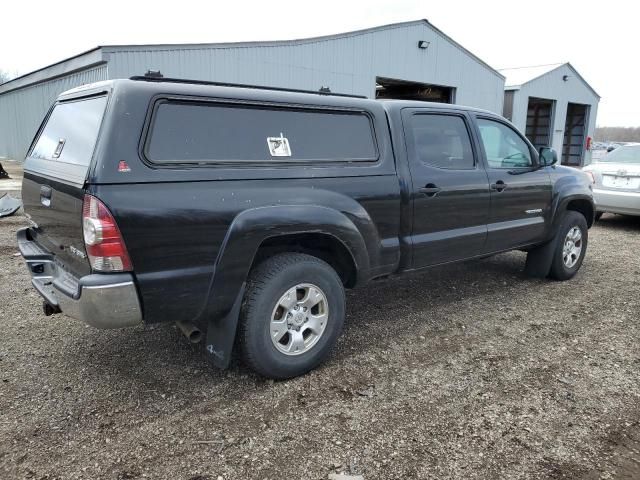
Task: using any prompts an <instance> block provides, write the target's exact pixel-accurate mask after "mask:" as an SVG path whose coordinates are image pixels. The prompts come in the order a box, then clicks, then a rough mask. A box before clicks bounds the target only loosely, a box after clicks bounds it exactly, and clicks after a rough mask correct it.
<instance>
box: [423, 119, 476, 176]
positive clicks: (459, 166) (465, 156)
mask: <svg viewBox="0 0 640 480" xmlns="http://www.w3.org/2000/svg"><path fill="white" fill-rule="evenodd" d="M411 130H412V133H413V141H414V146H415V151H416V157H417V159H418V160H419V161H420V162H422V163H424V164H426V165H429V166H431V167H436V168H442V169H445V170H471V169H473V168H475V162H474V158H473V150H472V149H471V140H470V139H469V132H468V131H467V127H466V125H465V122H464V120H463V119H462V117H459V116H456V115H435V114H417V115H414V116H413V118H412V120H411Z"/></svg>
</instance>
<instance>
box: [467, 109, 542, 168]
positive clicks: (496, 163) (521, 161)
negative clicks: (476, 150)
mask: <svg viewBox="0 0 640 480" xmlns="http://www.w3.org/2000/svg"><path fill="white" fill-rule="evenodd" d="M478 128H479V129H480V137H481V138H482V144H483V145H484V151H485V153H486V155H487V162H488V163H489V167H490V168H526V167H531V166H533V160H532V158H531V151H530V150H529V146H528V145H527V144H526V142H525V141H524V140H522V138H521V137H520V136H519V135H518V134H517V133H516V132H515V131H514V130H513V129H511V128H509V127H507V126H506V125H504V124H503V123H500V122H495V121H493V120H487V119H486V118H479V119H478Z"/></svg>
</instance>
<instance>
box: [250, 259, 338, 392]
mask: <svg viewBox="0 0 640 480" xmlns="http://www.w3.org/2000/svg"><path fill="white" fill-rule="evenodd" d="M301 284H313V285H315V286H317V287H318V288H320V289H321V291H322V292H323V293H324V295H325V298H326V304H328V312H327V315H328V316H327V320H326V326H325V327H324V331H323V332H322V333H321V334H320V335H319V338H318V339H317V341H316V343H315V344H314V345H313V346H311V347H309V350H307V351H304V352H303V353H300V354H295V355H287V354H285V353H283V352H281V351H279V350H278V348H276V346H275V345H274V342H273V341H272V340H271V327H270V325H271V324H270V322H271V316H272V313H273V312H274V309H275V308H276V306H277V305H276V304H277V302H279V300H280V298H281V297H282V296H283V295H284V294H285V293H286V292H287V290H289V289H291V288H293V287H295V286H297V285H301ZM344 317H345V293H344V287H343V285H342V281H341V280H340V277H338V274H337V273H336V272H335V270H334V269H333V268H331V266H330V265H329V264H327V263H326V262H324V261H323V260H320V259H319V258H316V257H313V256H311V255H306V254H302V253H283V254H278V255H275V256H273V257H270V258H268V259H267V260H265V261H263V262H262V263H260V264H259V265H258V266H257V267H256V268H254V269H253V271H252V272H251V274H250V275H249V280H248V282H247V290H246V293H245V297H244V302H243V305H242V310H241V312H240V321H239V325H238V337H237V340H238V346H239V348H240V354H241V356H242V359H243V360H244V362H245V363H246V365H247V366H249V367H250V368H252V369H253V370H255V371H256V372H257V373H259V374H260V375H263V376H265V377H268V378H273V379H277V380H282V379H286V378H292V377H297V376H298V375H302V374H304V373H306V372H308V371H309V370H312V369H313V368H315V367H317V366H318V365H319V364H320V363H322V362H323V361H324V360H325V359H326V357H327V355H328V354H329V352H330V351H331V350H332V348H333V346H334V345H335V343H336V341H337V339H338V337H339V336H340V333H341V332H342V326H343V324H344ZM286 335H288V334H286Z"/></svg>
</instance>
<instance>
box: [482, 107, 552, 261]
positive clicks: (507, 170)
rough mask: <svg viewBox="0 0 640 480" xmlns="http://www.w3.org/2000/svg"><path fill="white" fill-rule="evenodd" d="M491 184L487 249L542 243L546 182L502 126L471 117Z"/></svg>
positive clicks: (525, 148) (518, 138)
mask: <svg viewBox="0 0 640 480" xmlns="http://www.w3.org/2000/svg"><path fill="white" fill-rule="evenodd" d="M477 125H478V130H479V138H480V143H481V145H482V149H483V151H484V160H485V162H486V168H487V174H488V175H489V181H490V186H491V213H490V218H489V226H488V227H489V228H488V237H487V250H488V251H489V252H497V251H500V250H508V249H511V248H515V247H520V246H525V245H528V244H531V243H536V242H539V241H540V240H543V239H544V238H545V236H546V234H547V232H548V229H549V228H550V224H549V223H550V219H551V208H550V207H551V180H550V177H549V172H548V171H547V169H546V168H544V167H541V166H540V165H539V164H538V158H537V155H536V154H535V152H534V151H533V148H532V147H531V145H530V144H529V143H528V142H527V141H526V140H525V139H524V137H523V136H522V135H521V134H520V133H519V132H518V131H516V130H515V129H514V128H512V127H511V126H510V125H509V124H508V123H506V122H504V121H502V120H500V119H498V118H493V117H483V116H478V117H477Z"/></svg>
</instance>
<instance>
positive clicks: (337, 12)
mask: <svg viewBox="0 0 640 480" xmlns="http://www.w3.org/2000/svg"><path fill="white" fill-rule="evenodd" d="M639 13H640V7H638V6H636V2H635V1H633V0H626V1H625V0H609V1H607V2H603V1H599V2H591V1H563V0H552V1H549V0H529V1H517V0H512V1H504V2H501V1H496V0H481V1H473V0H468V1H459V0H445V1H442V0H438V1H431V0H422V1H418V0H395V1H392V0H387V1H381V0H368V1H363V2H355V1H348V0H314V1H303V0H298V1H279V0H264V1H249V0H244V1H242V0H238V1H235V2H233V1H231V2H230V1H226V0H225V1H220V2H216V1H209V2H204V1H201V2H199V1H193V0H179V1H169V0H167V1H154V2H146V1H136V0H126V1H125V0H109V1H108V2H87V1H86V0H85V1H69V0H56V1H52V0H48V1H42V2H40V1H28V0H22V1H10V0H9V1H5V2H3V5H2V7H0V18H2V26H1V27H0V39H1V40H0V69H3V70H9V71H11V72H16V73H19V74H24V73H28V72H30V71H32V70H35V69H38V68H41V67H44V66H46V65H48V64H50V63H54V62H57V61H59V60H62V59H64V58H66V57H69V56H72V55H75V54H78V53H81V52H83V51H85V50H88V49H90V48H93V47H95V46H98V45H111V44H135V43H187V42H233V41H250V40H286V39H293V38H304V37H311V36H318V35H325V34H332V33H339V32H344V31H349V30H356V29H360V28H367V27H372V26H376V25H382V24H387V23H393V22H400V21H406V20H416V19H419V18H426V19H428V20H429V21H430V22H431V23H433V24H434V25H435V26H436V27H438V28H439V29H441V30H442V31H444V32H445V33H446V34H447V35H449V36H450V37H452V38H453V39H455V40H456V41H457V42H459V43H460V44H462V45H463V46H464V47H465V48H467V49H468V50H470V51H471V52H473V53H474V54H476V55H477V56H478V57H480V58H481V59H483V60H484V61H485V62H487V63H488V64H489V65H491V66H493V67H494V68H498V69H500V68H506V67H519V66H527V65H541V64H549V63H558V62H565V61H570V62H571V63H572V64H573V65H574V67H576V68H577V70H578V71H579V72H580V73H581V74H582V76H583V77H584V78H585V79H586V80H587V81H588V82H589V84H590V85H591V86H592V87H593V88H594V89H595V90H596V91H597V92H598V93H599V94H600V96H601V97H602V101H601V103H600V108H599V111H598V125H607V126H638V125H640V88H638V83H639V80H640V67H639V65H640V64H639V60H638V54H637V49H638V47H639V45H640V29H639V28H638V25H639V24H640V15H639Z"/></svg>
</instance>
